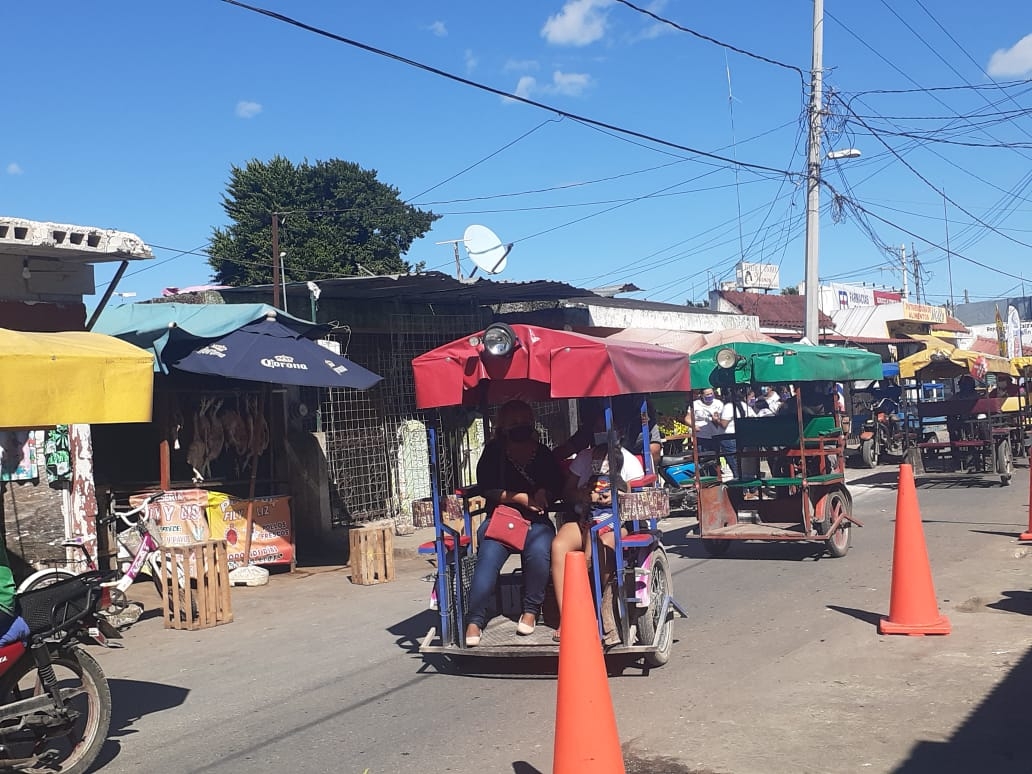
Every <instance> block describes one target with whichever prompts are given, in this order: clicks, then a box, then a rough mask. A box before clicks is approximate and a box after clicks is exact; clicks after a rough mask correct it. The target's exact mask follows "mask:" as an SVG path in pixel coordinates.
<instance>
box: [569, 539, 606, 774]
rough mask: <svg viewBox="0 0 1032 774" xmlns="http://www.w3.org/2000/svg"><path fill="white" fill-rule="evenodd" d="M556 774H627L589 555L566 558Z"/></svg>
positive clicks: (576, 554) (579, 554)
mask: <svg viewBox="0 0 1032 774" xmlns="http://www.w3.org/2000/svg"><path fill="white" fill-rule="evenodd" d="M562 632H563V636H562V639H560V640H559V687H558V691H557V696H556V703H555V751H554V754H553V757H552V772H553V774H624V762H623V753H622V752H621V751H620V737H619V734H618V733H617V730H616V715H614V714H613V700H612V697H610V695H609V681H608V678H607V675H606V662H605V658H604V657H603V655H602V642H601V640H600V639H599V634H598V621H596V620H595V605H594V604H592V601H591V590H590V589H589V588H588V568H587V562H586V560H585V558H584V552H583V551H571V552H570V553H569V554H567V555H566V568H565V571H564V573H563V620H562Z"/></svg>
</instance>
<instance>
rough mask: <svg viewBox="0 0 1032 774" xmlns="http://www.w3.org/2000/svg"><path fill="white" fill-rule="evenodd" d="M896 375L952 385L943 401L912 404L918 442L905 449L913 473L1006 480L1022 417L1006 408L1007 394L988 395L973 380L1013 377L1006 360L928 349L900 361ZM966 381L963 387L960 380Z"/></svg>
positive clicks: (1012, 467)
mask: <svg viewBox="0 0 1032 774" xmlns="http://www.w3.org/2000/svg"><path fill="white" fill-rule="evenodd" d="M900 373H901V375H903V376H910V375H912V376H913V378H915V379H916V380H917V381H918V382H919V383H923V382H929V381H948V382H950V383H951V385H952V394H951V397H949V398H947V399H946V400H932V401H929V400H924V399H922V400H920V402H919V403H918V405H917V415H918V419H919V421H920V428H919V431H918V437H919V438H921V439H922V440H920V441H919V442H918V443H917V444H916V445H915V448H914V449H913V450H912V451H911V452H910V453H909V458H910V462H911V464H913V466H914V473H915V475H925V476H927V475H936V474H947V475H957V474H961V475H976V476H999V478H1000V483H1001V484H1002V485H1003V486H1007V485H1008V484H1010V482H1011V478H1012V477H1013V476H1014V445H1015V440H1016V439H1020V436H1021V435H1022V434H1023V433H1022V425H1023V420H1022V415H1021V412H1020V411H1018V410H1013V411H1011V410H1005V406H1006V404H1007V401H1008V399H1007V398H1006V397H1003V396H993V397H989V396H988V395H987V394H986V392H985V391H984V390H982V389H979V388H978V387H977V383H978V382H985V381H986V377H987V376H989V375H990V374H995V375H997V376H1004V375H1006V376H1014V375H1016V372H1015V371H1014V368H1013V366H1012V365H1011V362H1010V361H1009V360H1007V359H1006V358H1002V357H997V356H995V355H986V354H984V353H981V352H973V351H970V350H963V349H950V348H943V349H929V350H925V351H923V352H918V353H916V354H915V355H911V356H910V357H907V358H904V359H903V360H901V361H900ZM968 380H970V381H969V386H968V387H967V389H965V387H964V385H963V384H962V382H964V381H968ZM919 393H920V394H924V391H923V390H921V391H919ZM1014 408H1015V409H1017V408H1018V407H1017V406H1014Z"/></svg>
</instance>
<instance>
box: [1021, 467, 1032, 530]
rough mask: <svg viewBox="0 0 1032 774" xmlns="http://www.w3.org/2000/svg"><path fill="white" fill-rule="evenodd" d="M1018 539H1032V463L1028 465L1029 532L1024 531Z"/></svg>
mask: <svg viewBox="0 0 1032 774" xmlns="http://www.w3.org/2000/svg"><path fill="white" fill-rule="evenodd" d="M1018 540H1032V465H1029V466H1028V532H1022V533H1021V536H1020V537H1019V538H1018Z"/></svg>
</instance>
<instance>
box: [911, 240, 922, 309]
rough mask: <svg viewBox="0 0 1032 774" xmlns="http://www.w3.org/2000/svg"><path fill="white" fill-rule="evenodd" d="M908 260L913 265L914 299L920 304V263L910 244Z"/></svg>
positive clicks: (912, 245)
mask: <svg viewBox="0 0 1032 774" xmlns="http://www.w3.org/2000/svg"><path fill="white" fill-rule="evenodd" d="M910 259H911V262H912V263H913V264H914V299H915V300H916V301H917V303H919V304H920V303H921V262H920V261H919V260H917V248H916V247H914V243H913V242H911V243H910Z"/></svg>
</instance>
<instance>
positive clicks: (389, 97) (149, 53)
mask: <svg viewBox="0 0 1032 774" xmlns="http://www.w3.org/2000/svg"><path fill="white" fill-rule="evenodd" d="M257 4H259V5H261V6H262V7H264V8H267V9H269V10H272V11H275V12H278V13H282V14H286V15H288V16H290V17H291V18H293V19H296V20H298V21H301V22H303V23H305V24H308V25H311V26H313V27H318V28H321V29H324V30H326V31H328V32H331V33H334V34H335V35H339V36H341V37H345V38H349V39H352V40H355V41H358V42H360V43H363V44H366V45H369V46H373V47H376V48H380V49H384V50H386V51H390V52H392V53H394V54H397V55H400V56H403V57H406V58H408V59H412V60H416V61H418V62H421V63H423V64H426V65H429V66H431V67H435V68H438V69H440V70H444V71H447V72H449V73H453V74H455V75H457V76H460V77H463V78H468V79H470V80H473V81H476V82H479V83H482V84H485V85H488V86H490V87H492V88H494V89H497V90H500V91H503V92H509V93H515V94H519V95H521V96H524V97H527V98H528V99H532V100H535V101H538V102H541V103H544V104H546V105H549V106H551V107H554V108H557V109H559V110H561V111H565V112H566V113H569V114H574V115H577V116H581V117H584V118H588V119H592V120H594V121H598V122H603V123H606V124H610V125H612V126H614V127H619V128H622V129H629V130H632V131H634V132H637V133H639V134H641V135H646V136H649V137H652V138H656V139H658V140H662V141H665V142H667V143H671V144H673V145H680V146H683V147H684V148H690V149H693V150H697V151H704V152H706V153H709V154H713V156H716V157H718V158H713V157H703V156H699V155H697V154H694V153H692V152H690V151H687V150H680V149H676V148H673V147H670V146H664V145H661V144H659V143H656V142H653V141H650V140H647V139H641V138H635V137H629V136H627V135H621V134H620V133H618V132H616V131H613V130H608V129H606V130H603V129H600V128H598V127H593V126H590V125H586V124H584V123H582V122H578V121H577V120H575V119H573V118H570V117H560V115H558V114H557V113H555V112H554V111H549V110H544V109H541V108H538V107H532V106H529V105H525V104H520V103H518V102H514V101H512V100H505V99H503V98H501V97H499V96H497V95H496V94H490V93H486V92H484V91H481V90H478V89H475V88H472V87H470V86H466V85H462V84H459V83H456V82H453V81H450V80H448V79H445V78H442V77H440V76H438V75H434V74H431V73H428V72H425V71H423V70H420V69H418V68H415V67H412V66H411V65H407V64H403V63H400V62H398V61H394V60H391V59H388V58H385V57H382V56H378V55H376V54H372V53H369V52H367V51H363V50H360V49H358V48H356V47H353V46H350V45H345V44H343V43H340V42H336V41H333V40H330V39H327V38H325V37H321V36H318V35H315V34H312V33H311V32H307V31H304V30H301V29H298V28H297V27H294V26H291V25H288V24H285V23H283V22H280V21H275V20H273V19H270V18H267V17H264V16H261V15H258V14H256V13H253V12H251V11H248V10H244V9H242V8H239V7H235V6H232V5H230V4H227V3H225V2H220V1H219V0H179V1H177V2H169V1H168V0H166V1H165V2H160V0H153V1H152V2H146V3H141V2H128V1H127V0H108V1H107V2H101V3H83V2H80V1H78V0H76V1H74V2H73V1H71V0H67V1H61V0H54V1H52V2H49V1H46V0H43V1H41V2H35V3H16V4H10V5H9V7H7V8H6V9H5V14H4V26H5V29H6V30H7V34H6V35H5V41H4V45H3V47H0V67H2V71H3V72H4V73H6V74H7V81H6V86H5V90H4V92H5V97H4V102H5V105H4V119H3V122H2V124H0V214H2V215H8V216H15V217H25V218H31V219H36V220H52V221H57V222H67V223H75V224H79V225H90V226H104V227H109V228H117V229H122V230H126V231H131V232H135V233H137V234H139V235H140V236H141V237H142V238H143V239H144V240H145V241H146V242H147V243H148V244H150V245H152V247H153V249H154V253H155V260H154V261H153V262H150V263H149V264H146V265H144V264H140V265H135V266H133V267H131V268H130V270H129V273H128V274H127V276H126V277H125V278H124V279H123V281H122V283H121V286H120V288H119V289H120V290H122V291H131V292H135V293H137V295H138V297H139V298H147V297H151V296H154V295H158V294H160V292H161V289H162V288H164V287H166V286H180V287H183V286H188V285H195V284H200V283H204V282H206V281H207V280H208V279H209V277H210V271H209V268H208V267H207V264H206V263H205V260H204V258H203V257H202V256H199V255H195V254H192V253H193V252H199V251H201V250H203V248H204V246H205V245H206V243H207V241H208V239H209V238H210V235H211V231H212V228H213V227H218V226H224V225H225V224H226V222H227V221H226V217H225V214H224V212H223V210H222V207H221V196H222V194H223V192H224V191H225V186H226V183H227V181H228V179H229V171H230V167H231V165H234V164H235V165H239V166H242V165H244V164H246V163H247V161H249V160H250V159H253V158H257V159H260V160H263V161H264V160H268V159H270V158H272V157H273V156H274V155H276V154H280V155H283V156H286V157H288V158H290V159H292V160H294V161H295V162H299V161H302V160H304V159H308V160H309V161H313V162H314V161H317V160H325V159H330V158H341V159H345V160H348V161H353V162H356V163H358V164H360V165H361V166H363V167H365V168H368V169H375V170H377V171H378V174H379V179H380V180H381V181H383V182H385V183H388V184H390V185H393V186H395V187H397V188H398V189H399V191H400V195H401V197H402V198H403V199H405V200H407V201H411V202H412V203H414V204H417V205H419V206H421V207H423V208H425V209H431V210H433V211H434V212H437V213H440V214H442V215H443V216H444V217H442V218H441V219H440V220H439V221H438V222H437V223H436V224H435V226H434V229H433V230H432V232H430V233H429V234H428V235H427V236H426V237H425V238H424V239H422V240H420V241H418V242H417V243H416V244H415V245H414V246H413V248H412V249H411V250H410V252H409V254H408V255H407V256H406V258H407V260H409V261H410V262H413V263H415V262H418V261H423V262H425V263H426V264H427V266H428V267H430V268H438V269H441V270H443V271H452V270H453V268H454V261H453V257H452V251H451V247H450V246H448V245H438V244H435V243H436V242H438V241H442V240H448V239H457V238H461V236H462V234H463V231H464V230H465V228H466V227H467V226H468V225H470V224H474V223H478V224H483V225H486V226H488V227H490V228H491V229H493V230H494V231H495V232H496V233H497V234H498V235H499V236H500V237H501V238H502V239H503V240H504V241H507V242H508V241H513V242H515V246H514V248H513V251H512V253H511V255H510V261H509V265H508V267H507V269H506V271H505V273H504V274H503V275H501V278H503V279H509V280H530V279H539V278H545V279H555V280H563V281H568V282H572V283H575V284H581V285H584V286H587V287H594V286H598V285H603V284H610V283H616V282H634V283H636V284H637V285H638V286H640V287H642V288H644V289H645V292H644V293H641V294H636V295H639V296H641V297H645V298H649V299H652V300H658V301H669V302H674V303H683V302H684V301H685V300H686V299H688V298H701V297H703V296H704V294H705V290H706V287H707V285H708V284H711V283H712V282H714V281H715V280H717V279H721V278H723V279H730V278H731V277H732V276H733V266H734V264H735V262H736V261H738V260H740V259H741V257H742V256H744V257H745V259H746V260H749V261H756V262H765V263H774V264H779V265H780V267H781V277H782V284H795V283H797V282H799V281H800V280H801V279H802V278H803V269H804V246H803V223H804V214H805V209H806V196H805V187H804V186H803V185H802V183H801V177H800V176H801V175H802V174H804V173H805V152H806V142H805V112H804V111H805V100H806V92H805V81H804V78H806V79H808V72H809V68H810V55H811V43H810V40H811V16H812V8H813V6H812V4H811V3H809V2H804V1H803V0H782V2H776V3H772V2H766V1H764V2H761V1H760V0H742V2H737V3H718V4H699V3H689V2H685V1H684V0H665V1H664V0H659V1H658V2H652V3H651V4H648V5H646V4H645V2H641V3H640V5H641V7H642V8H644V9H647V10H651V11H652V12H653V13H655V14H656V15H658V16H660V17H662V18H664V19H667V20H670V21H672V22H675V23H676V24H678V25H680V26H682V27H685V28H689V29H691V30H694V31H696V32H698V33H701V34H702V35H705V36H708V37H710V38H713V39H716V40H718V41H720V42H723V43H726V44H729V45H731V46H733V47H735V48H737V49H741V50H743V51H747V52H750V53H753V54H757V55H760V56H762V57H765V58H766V59H767V60H771V61H763V60H761V59H758V58H756V57H752V56H748V55H746V54H743V53H738V52H736V51H733V50H730V49H728V48H726V47H722V46H719V45H717V44H715V43H713V42H710V41H707V40H704V39H702V38H700V37H698V36H695V35H692V34H689V33H686V32H684V31H680V30H677V29H675V28H674V27H673V26H671V25H669V24H664V23H662V22H661V21H657V20H656V19H655V18H653V17H650V16H647V15H646V14H644V13H642V12H640V11H637V10H634V9H632V8H631V7H628V6H627V5H625V4H622V3H619V2H615V0H570V1H569V2H566V3H563V2H562V0H547V1H546V0H532V1H531V2H523V3H482V2H466V1H465V0H456V1H455V2H451V3H427V2H414V1H412V0H408V1H395V2H391V1H389V0H385V1H384V2H379V3H343V2H330V1H329V0H293V2H286V1H285V0H266V1H265V2H263V3H257ZM825 6H826V14H827V16H826V19H825V35H824V38H825V43H824V66H825V71H826V77H825V85H826V89H828V90H833V91H834V92H835V93H836V94H838V95H839V98H837V99H833V100H831V101H830V102H829V103H828V107H829V112H830V116H829V121H828V136H827V137H826V138H825V151H828V150H831V149H833V148H843V147H855V148H857V149H859V150H860V151H861V153H862V154H863V155H862V156H861V158H859V159H853V160H848V161H840V162H833V161H827V162H825V163H824V167H823V172H824V178H825V180H826V181H827V183H828V184H829V185H830V186H831V187H832V188H834V190H835V191H837V192H838V193H839V194H840V195H841V196H842V197H843V198H842V199H840V200H839V201H840V203H843V204H844V207H843V208H836V209H844V211H845V218H844V219H842V220H841V222H836V221H838V220H840V219H839V218H836V217H833V216H834V215H835V214H836V213H833V212H832V202H831V199H832V193H831V190H830V189H828V188H826V189H825V191H824V194H823V202H824V210H823V212H822V217H821V232H820V233H821V249H820V275H821V277H822V279H828V280H834V281H857V282H860V281H866V282H868V283H872V282H873V283H877V284H879V285H887V286H897V287H898V286H899V284H900V275H899V272H898V271H896V270H894V266H895V265H896V264H895V262H894V261H893V258H892V256H891V255H889V253H888V252H887V248H888V247H889V246H894V247H895V248H897V249H898V247H899V246H900V245H901V244H905V245H906V247H907V251H908V252H909V251H910V250H911V246H912V245H913V246H914V247H916V249H917V252H918V256H919V259H920V260H921V261H922V263H923V267H924V268H923V274H922V279H923V282H924V289H925V292H926V294H927V298H928V300H929V302H931V303H942V302H945V301H947V300H948V298H949V295H950V289H951V282H950V274H952V291H953V294H954V296H955V299H956V300H957V302H960V301H961V300H962V294H963V291H964V290H967V291H968V293H969V296H970V298H971V300H980V299H982V298H993V297H998V296H1001V295H1006V294H1008V293H1017V292H1019V291H1020V289H1021V287H1022V280H1023V279H1024V280H1026V282H1025V286H1026V287H1025V291H1026V292H1032V260H1030V259H1029V256H1030V255H1032V249H1030V245H1032V217H1030V213H1032V203H1030V202H1029V189H1030V186H1032V164H1030V160H1032V95H1030V90H1032V82H1026V83H1016V82H1018V81H1021V80H1025V81H1028V79H1029V78H1032V5H1030V4H1029V3H1028V2H1027V0H998V2H995V3H994V4H993V6H992V10H991V12H990V11H988V10H987V9H986V8H985V7H983V6H980V5H978V4H972V3H968V2H960V1H959V0H935V2H934V3H933V2H932V0H898V1H897V0H872V2H868V3H861V4H857V3H849V4H847V3H839V2H834V1H829V2H826V3H825ZM929 12H931V13H929ZM931 14H934V18H933V16H932V15H931ZM729 74H730V94H731V95H732V98H730V99H729V84H728V80H729ZM932 87H935V88H936V89H939V90H936V91H927V90H928V89H929V88H932ZM944 87H949V88H944ZM954 87H955V88H954ZM901 90H906V91H907V93H893V92H899V91H901ZM886 92H889V93H886ZM847 106H848V107H847ZM733 159H737V160H738V161H741V162H744V163H746V164H749V165H754V166H752V167H744V168H739V169H738V171H737V172H736V171H735V168H734V166H733V165H732V164H731V163H730V160H733ZM470 167H472V168H470ZM763 168H765V169H763ZM780 171H785V172H788V173H792V174H787V175H786V174H782V173H781V172H780ZM943 191H945V195H946V199H945V200H944V197H943V195H942V192H943ZM531 192H532V193H531ZM944 202H945V212H944ZM851 203H855V204H856V205H859V207H860V208H862V209H861V210H858V209H857V208H856V207H855V206H850V205H851ZM862 221H866V223H865V222H862ZM947 226H948V230H949V237H950V247H951V253H952V256H951V258H950V259H949V260H947V257H946V252H945V251H944V250H943V249H942V246H943V245H945V241H946V232H947ZM287 227H289V224H288V225H287ZM973 261H974V262H977V263H973ZM978 264H983V265H981V266H980V265H978ZM464 266H465V268H466V270H467V271H468V270H470V269H471V268H472V267H471V265H470V264H469V263H468V262H465V263H464ZM986 267H990V268H986ZM111 272H112V270H111V269H110V268H109V267H101V268H99V269H98V280H100V281H101V283H102V282H103V281H104V280H106V279H107V278H108V277H109V276H110V274H111ZM911 292H913V280H912V279H911Z"/></svg>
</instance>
